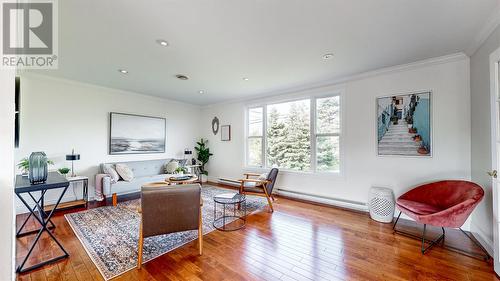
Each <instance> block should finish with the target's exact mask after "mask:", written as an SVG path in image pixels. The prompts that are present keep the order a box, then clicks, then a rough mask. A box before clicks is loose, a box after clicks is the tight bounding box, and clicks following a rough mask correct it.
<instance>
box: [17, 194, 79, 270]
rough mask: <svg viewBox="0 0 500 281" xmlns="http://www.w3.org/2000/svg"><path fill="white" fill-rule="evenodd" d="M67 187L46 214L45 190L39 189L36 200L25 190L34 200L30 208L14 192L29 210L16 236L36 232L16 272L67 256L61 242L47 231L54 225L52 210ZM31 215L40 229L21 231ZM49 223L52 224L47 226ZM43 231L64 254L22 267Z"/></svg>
mask: <svg viewBox="0 0 500 281" xmlns="http://www.w3.org/2000/svg"><path fill="white" fill-rule="evenodd" d="M67 189H68V187H67V186H66V187H65V188H64V190H63V192H62V193H61V195H60V196H59V198H58V199H57V202H56V204H55V205H54V208H53V209H52V210H51V211H50V213H48V214H47V212H45V210H44V196H45V193H46V190H43V191H41V194H40V198H39V199H38V200H37V199H35V198H34V196H33V195H32V194H31V192H25V193H28V194H29V196H30V197H31V198H32V200H33V201H34V202H35V206H33V208H31V206H30V205H29V204H28V203H27V202H26V200H24V198H23V197H22V196H21V194H22V193H16V195H17V197H18V198H19V199H20V200H21V202H23V204H24V206H26V208H28V210H29V211H30V214H29V216H28V218H27V219H26V220H25V221H24V223H23V224H22V225H21V227H20V229H19V230H18V231H17V234H16V237H20V236H24V235H27V234H30V233H34V232H36V233H37V235H36V236H35V240H33V242H32V244H31V246H30V248H29V250H28V254H27V255H26V256H25V257H24V259H23V261H22V262H21V264H20V265H19V266H18V267H17V269H16V271H17V272H26V271H29V270H33V269H36V268H39V267H42V266H44V265H46V264H49V263H52V262H55V261H58V260H61V259H64V258H67V257H68V256H69V254H68V252H66V250H65V249H64V247H63V246H62V245H61V243H59V241H58V240H57V239H56V237H54V235H53V234H52V232H50V231H49V228H54V227H55V225H54V223H53V222H52V221H51V220H50V219H51V218H52V215H53V214H54V211H55V210H56V209H57V206H58V205H59V203H60V202H61V199H62V198H63V196H64V194H65V193H66V190H67ZM32 216H33V217H34V218H35V219H36V220H37V221H38V223H39V224H40V225H41V227H40V229H38V230H35V231H29V232H24V233H21V231H22V229H23V228H24V226H25V225H26V222H27V221H28V219H29V218H30V217H32ZM49 223H50V224H52V226H50V227H49ZM43 232H46V233H48V235H49V236H50V237H51V238H52V240H53V241H54V242H56V244H57V245H58V246H59V248H60V249H61V251H63V253H64V254H63V255H61V256H58V257H55V258H52V259H49V260H46V261H43V262H40V263H38V264H35V265H32V266H30V267H27V268H24V266H25V264H26V261H27V260H28V258H29V257H30V255H31V253H32V252H33V249H34V248H35V246H36V244H37V243H38V241H39V239H40V237H41V236H42V233H43Z"/></svg>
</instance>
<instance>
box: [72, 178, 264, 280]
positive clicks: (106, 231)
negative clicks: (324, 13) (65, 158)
mask: <svg viewBox="0 0 500 281" xmlns="http://www.w3.org/2000/svg"><path fill="white" fill-rule="evenodd" d="M228 192H233V191H230V190H227V189H222V188H217V187H213V186H208V185H205V186H203V188H202V194H201V195H202V198H203V209H202V215H203V234H207V233H209V232H212V231H213V230H214V229H215V228H214V227H213V225H212V223H213V221H214V201H213V197H214V195H216V194H221V193H228ZM266 204H267V202H266V200H265V199H264V198H262V197H256V196H247V213H248V214H250V213H252V212H255V211H256V210H258V209H261V208H263V207H265V206H266ZM139 206H140V199H136V200H131V201H126V202H123V203H119V204H118V206H116V207H113V206H106V207H100V208H95V209H90V210H87V211H82V212H78V213H72V214H66V215H65V217H66V220H67V221H68V222H69V225H70V226H71V228H72V229H73V231H74V232H75V234H76V236H77V237H78V239H79V240H80V242H81V243H82V245H83V247H84V248H85V251H87V254H88V255H89V256H90V258H91V259H92V261H93V262H94V264H95V265H96V266H97V268H98V269H99V272H100V273H101V274H102V276H103V277H104V279H105V280H109V279H111V278H113V277H116V276H118V275H120V274H123V273H125V272H126V271H129V270H131V269H133V268H135V266H136V265H137V243H138V240H139V213H138V212H137V208H138V207H139ZM218 210H219V208H217V211H218ZM230 222H231V221H228V223H230ZM197 238H198V231H197V230H192V231H184V232H178V233H172V234H167V235H160V236H156V237H149V238H146V239H144V252H143V260H144V262H147V261H149V260H152V259H154V258H156V257H158V256H160V255H163V254H165V253H167V252H169V251H172V250H173V249H175V248H178V247H180V246H182V245H184V244H186V243H189V242H191V241H193V240H195V239H197Z"/></svg>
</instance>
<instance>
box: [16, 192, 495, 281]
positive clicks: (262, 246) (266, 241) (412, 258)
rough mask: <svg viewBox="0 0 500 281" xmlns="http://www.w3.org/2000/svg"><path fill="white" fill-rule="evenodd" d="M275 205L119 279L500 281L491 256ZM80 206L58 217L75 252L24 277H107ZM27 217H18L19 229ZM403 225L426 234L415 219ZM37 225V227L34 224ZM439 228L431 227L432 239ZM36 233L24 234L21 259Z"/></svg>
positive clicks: (450, 239) (344, 215)
mask: <svg viewBox="0 0 500 281" xmlns="http://www.w3.org/2000/svg"><path fill="white" fill-rule="evenodd" d="M131 198H134V196H129V197H128V198H125V199H131ZM122 200H123V198H122ZM100 205H101V204H98V203H92V204H89V208H95V207H99V206H100ZM274 208H275V212H274V213H269V212H268V211H267V208H266V209H264V210H261V211H259V212H258V213H255V214H252V215H250V216H249V217H248V220H247V226H246V228H244V229H242V230H239V231H235V232H220V231H213V232H211V233H209V234H207V235H205V236H204V249H203V256H199V255H198V249H197V245H196V241H193V242H191V243H189V244H187V245H185V246H183V247H180V248H178V249H176V250H174V251H171V252H169V253H167V254H165V255H163V256H160V257H159V258H157V259H155V260H153V261H150V262H148V263H146V264H145V265H144V266H143V268H142V269H141V270H136V269H134V270H132V271H129V272H127V273H125V274H123V275H121V276H119V277H117V278H115V279H113V280H498V279H497V277H496V276H495V274H494V272H493V267H492V263H491V260H490V262H489V263H487V262H485V261H481V260H477V259H473V258H470V257H466V256H463V255H460V254H458V253H455V252H452V251H450V250H447V249H444V248H442V247H441V246H440V245H438V246H435V247H434V248H433V249H431V250H430V251H429V252H428V253H427V254H426V255H424V256H423V255H422V254H421V253H420V241H418V240H415V239H411V238H408V237H405V236H402V235H395V234H393V231H392V226H391V225H390V224H381V223H377V222H375V221H372V220H371V219H370V218H369V216H368V214H366V213H361V212H353V211H348V210H343V209H338V208H331V207H325V206H318V205H312V204H307V203H303V202H298V201H293V200H289V199H285V198H277V201H276V202H275V204H274ZM79 210H82V209H79ZM74 211H78V209H75V210H71V211H61V212H59V213H57V214H56V215H55V216H54V218H53V221H54V223H55V224H56V225H57V228H56V229H55V230H54V231H55V233H56V236H57V237H58V239H60V241H61V242H62V244H63V245H64V247H65V248H66V250H67V251H68V252H69V254H70V257H69V258H68V259H66V260H63V261H61V262H58V263H56V264H52V265H48V266H45V267H43V268H41V269H39V270H36V271H32V272H29V273H26V274H20V275H18V276H17V280H32V281H35V280H47V281H52V280H80V281H87V280H103V278H102V276H101V275H100V273H99V272H98V270H97V268H96V267H95V266H94V264H93V263H92V261H91V260H90V258H89V256H88V255H87V254H86V252H85V250H84V249H83V247H82V245H81V244H80V242H79V240H78V238H77V237H76V236H75V235H74V234H73V232H72V230H71V228H70V226H69V225H68V223H67V222H66V220H65V219H64V216H63V214H64V213H67V212H74ZM23 218H24V216H23V215H20V216H18V219H17V220H18V226H19V223H20V222H21V220H22V219H23ZM398 226H400V227H401V228H402V229H404V230H405V231H410V232H411V231H413V232H415V234H419V233H421V228H420V227H419V226H416V225H415V224H414V223H412V222H408V221H402V222H401V224H398ZM30 227H31V228H34V227H36V226H35V224H34V221H31V222H30ZM439 231H440V229H432V228H431V231H429V237H428V238H430V239H431V238H433V237H436V236H437V235H438V234H439ZM461 235H462V234H460V233H459V232H458V231H453V230H448V231H447V235H446V240H445V243H446V244H447V245H455V246H459V247H461V248H468V249H475V248H474V245H473V244H472V243H470V242H469V241H468V240H466V238H465V237H462V236H461ZM33 237H34V235H31V236H27V237H22V238H20V239H17V243H16V244H17V262H18V263H19V261H20V259H21V257H23V256H24V255H25V254H26V251H27V248H28V247H29V245H30V242H31V241H32V239H33ZM39 245H40V246H39V247H37V248H36V249H35V253H34V255H33V256H34V258H32V259H31V260H30V262H36V261H37V260H38V259H39V258H49V257H51V256H55V255H58V254H59V253H58V252H57V251H56V250H57V248H56V246H55V244H54V243H53V242H52V241H51V240H50V239H49V238H48V236H47V235H46V234H44V236H43V238H42V242H41V243H40V244H39ZM476 250H477V249H476Z"/></svg>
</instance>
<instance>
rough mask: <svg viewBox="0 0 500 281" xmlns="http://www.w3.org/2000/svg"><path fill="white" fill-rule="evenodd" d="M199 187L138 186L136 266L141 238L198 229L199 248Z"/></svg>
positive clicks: (200, 202) (200, 219)
mask: <svg viewBox="0 0 500 281" xmlns="http://www.w3.org/2000/svg"><path fill="white" fill-rule="evenodd" d="M202 203H203V202H202V201H201V188H200V185H198V184H187V185H182V186H181V187H179V186H148V185H146V186H143V187H142V188H141V210H140V213H142V216H141V224H140V226H139V253H138V259H137V268H141V265H142V249H143V244H144V238H146V237H151V236H157V235H162V234H168V233H174V232H180V231H186V230H195V229H197V230H198V248H199V253H200V255H201V254H202V249H203V232H202V214H201V206H202V205H203V204H202Z"/></svg>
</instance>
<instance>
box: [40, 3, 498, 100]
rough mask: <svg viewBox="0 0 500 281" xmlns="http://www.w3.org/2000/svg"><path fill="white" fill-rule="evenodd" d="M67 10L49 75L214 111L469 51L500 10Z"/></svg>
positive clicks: (175, 6)
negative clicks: (56, 65) (234, 102)
mask: <svg viewBox="0 0 500 281" xmlns="http://www.w3.org/2000/svg"><path fill="white" fill-rule="evenodd" d="M58 3H59V59H60V61H59V69H58V70H54V71H48V70H45V71H43V74H46V75H51V76H56V77H63V78H67V79H72V80H78V81H82V82H87V83H91V84H96V85H102V86H107V87H111V88H117V89H123V90H128V91H133V92H137V93H142V94H147V95H153V96H158V97H164V98H168V99H173V100H178V101H183V102H188V103H191V104H198V105H207V104H213V103H218V102H222V101H227V100H233V99H241V98H251V97H252V96H261V95H263V94H266V93H276V92H279V91H285V90H288V89H293V88H297V87H304V86H307V85H314V84H319V83H323V82H327V81H329V80H332V79H337V78H340V77H344V76H347V75H352V74H356V73H360V72H364V71H369V70H374V69H378V68H382V67H386V66H393V65H398V64H403V63H409V62H414V61H417V60H422V59H426V58H431V57H436V56H442V55H447V54H451V53H455V52H460V51H465V50H466V49H467V48H469V47H470V44H471V42H473V41H474V39H475V38H476V37H477V35H478V34H479V33H480V32H481V31H482V29H483V26H485V24H486V22H487V19H488V18H490V17H491V15H492V14H493V12H494V11H495V9H497V8H498V3H499V1H498V0H419V1H415V0H378V1H373V0H356V1H354V0H351V1H348V0H314V1H312V0H310V1H307V0H210V1H207V0H198V1H196V0H164V1H159V0H157V1H153V0H149V1H137V0H106V1H102V0H85V1H81V0H64V1H58ZM157 39H165V40H166V41H168V43H169V46H168V47H163V46H161V45H159V44H158V43H156V40H157ZM326 53H333V54H334V57H333V58H332V59H330V60H325V59H323V58H322V56H323V55H324V54H326ZM118 69H126V70H128V71H129V73H128V74H122V73H120V72H119V71H118ZM176 74H185V75H188V76H189V77H190V79H189V80H186V81H182V80H179V79H177V78H175V75H176ZM244 77H247V78H248V81H245V80H243V78H244ZM200 90H203V91H204V93H203V94H200V93H199V91H200Z"/></svg>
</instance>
